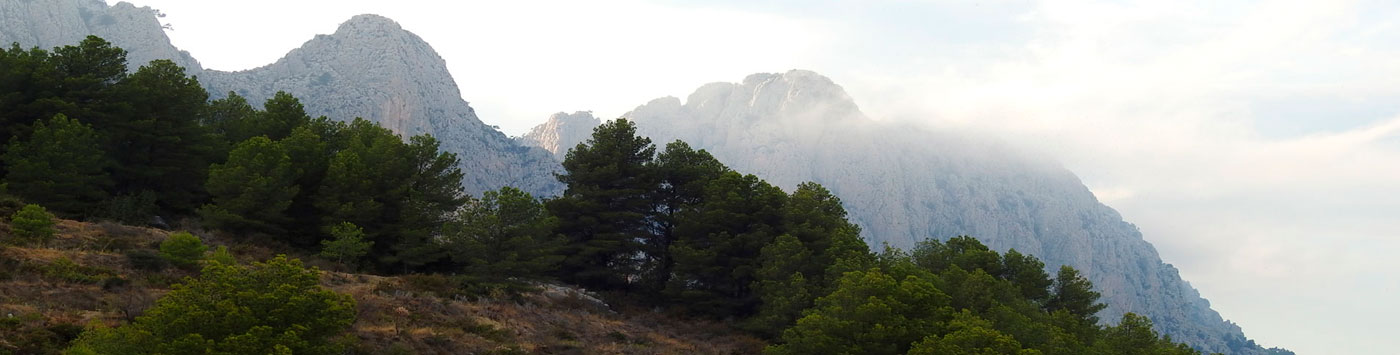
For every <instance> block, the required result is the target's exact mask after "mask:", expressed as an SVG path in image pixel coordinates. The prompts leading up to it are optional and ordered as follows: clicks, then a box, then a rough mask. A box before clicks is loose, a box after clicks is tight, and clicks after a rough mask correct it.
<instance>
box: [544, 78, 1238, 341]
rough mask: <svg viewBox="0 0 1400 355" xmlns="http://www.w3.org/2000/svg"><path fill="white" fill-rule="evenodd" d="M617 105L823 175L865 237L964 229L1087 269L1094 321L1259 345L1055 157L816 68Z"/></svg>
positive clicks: (994, 243)
mask: <svg viewBox="0 0 1400 355" xmlns="http://www.w3.org/2000/svg"><path fill="white" fill-rule="evenodd" d="M624 117H627V118H629V119H632V120H634V121H635V122H637V125H638V130H639V132H640V133H641V134H642V135H646V136H649V137H651V138H652V140H653V142H656V143H657V144H658V145H663V144H665V143H666V142H670V141H672V140H676V139H680V140H684V141H686V142H688V143H690V144H691V146H694V147H696V148H703V149H706V150H708V151H710V153H712V154H714V156H715V157H716V158H718V159H719V160H721V161H723V162H725V164H727V165H729V166H730V167H732V168H734V169H736V170H739V171H743V172H746V173H753V174H756V175H758V176H761V177H763V178H764V179H766V180H768V181H769V182H772V183H774V184H777V185H778V186H782V187H784V188H788V189H791V188H793V187H794V186H796V185H797V184H798V183H800V182H803V181H815V182H818V183H821V184H822V185H824V186H826V187H827V188H829V189H831V190H832V191H834V192H835V193H836V194H837V195H838V196H840V197H841V199H842V201H844V202H845V204H846V207H847V209H848V210H849V211H850V213H851V216H852V217H853V218H854V219H855V221H856V222H857V223H859V224H860V225H861V226H862V227H863V228H864V230H865V232H866V233H865V238H866V240H867V242H869V243H870V244H871V245H877V246H878V245H880V244H881V243H884V242H888V243H890V244H891V245H894V246H897V247H903V248H908V247H910V246H912V245H913V244H914V243H915V242H916V241H918V240H922V239H926V238H940V239H947V238H950V237H953V236H957V235H971V236H975V237H977V238H979V239H981V240H983V241H984V242H985V243H987V244H988V245H989V246H991V247H993V248H995V249H997V250H1001V251H1005V250H1007V249H1011V248H1015V249H1017V250H1019V251H1021V252H1026V253H1031V254H1034V255H1036V256H1038V257H1040V258H1042V259H1043V260H1045V261H1046V264H1048V265H1049V266H1050V267H1051V268H1052V269H1053V268H1058V267H1059V265H1071V266H1073V267H1075V268H1078V269H1080V270H1083V271H1085V273H1086V274H1087V275H1089V277H1090V278H1091V279H1092V280H1093V281H1094V284H1095V285H1096V286H1097V288H1098V289H1099V290H1100V291H1101V292H1102V293H1103V294H1104V299H1103V300H1104V301H1105V303H1107V304H1108V305H1109V308H1108V309H1107V310H1105V311H1104V313H1103V314H1102V315H1103V316H1104V318H1105V319H1109V320H1115V321H1116V320H1117V318H1118V317H1119V316H1120V315H1121V314H1122V313H1124V312H1135V313H1139V314H1145V315H1148V316H1149V317H1151V318H1152V320H1153V321H1154V322H1156V324H1157V326H1158V329H1160V330H1162V331H1165V332H1166V333H1168V334H1171V335H1172V338H1173V339H1176V340H1178V341H1185V342H1187V343H1189V344H1192V345H1194V346H1197V347H1199V348H1202V349H1204V350H1207V351H1210V352H1217V351H1218V352H1224V353H1231V354H1256V353H1262V351H1263V349H1261V348H1259V347H1258V346H1254V345H1252V344H1250V343H1247V340H1246V339H1245V338H1244V335H1243V333H1242V332H1241V330H1240V329H1239V327H1237V326H1235V325H1234V324H1232V323H1229V322H1226V321H1224V320H1223V319H1222V318H1221V317H1220V315H1219V314H1218V313H1216V312H1215V311H1214V310H1211V309H1210V304H1209V302H1207V301H1206V300H1205V299H1203V298H1201V296H1200V295H1199V294H1198V293H1197V291H1196V290H1195V289H1194V288H1192V287H1191V286H1190V285H1189V284H1188V283H1187V282H1185V281H1183V280H1182V279H1181V277H1180V275H1179V274H1178V272H1177V270H1176V268H1174V267H1172V266H1171V265H1169V264H1166V263H1163V262H1162V260H1161V258H1160V257H1159V256H1158V254H1157V251H1156V250H1155V249H1154V248H1153V247H1152V245H1151V244H1149V243H1148V242H1146V241H1145V240H1143V238H1142V234H1141V233H1139V232H1138V229H1137V228H1136V227H1135V226H1133V225H1132V224H1129V223H1127V222H1124V221H1123V218H1122V217H1121V216H1120V215H1119V214H1118V213H1117V212H1116V211H1114V210H1113V209H1112V208H1109V207H1108V206H1105V205H1103V204H1102V203H1099V201H1098V200H1097V199H1096V198H1095V197H1094V195H1093V194H1092V193H1091V192H1090V191H1089V189H1088V188H1086V187H1085V186H1084V184H1083V183H1081V182H1080V181H1079V179H1078V178H1077V177H1076V176H1075V175H1074V174H1073V173H1071V172H1069V171H1068V170H1066V169H1064V168H1063V167H1061V166H1059V165H1058V164H1057V163H1054V162H1053V161H1051V160H1050V159H1045V158H1041V157H1034V156H1031V155H1027V154H1022V153H1019V152H1016V151H1013V150H1011V149H1008V148H1007V147H1005V146H1004V145H1001V144H998V143H995V142H989V141H986V140H979V139H972V138H968V137H963V136H959V135H956V134H951V133H946V132H933V131H928V130H924V129H921V128H917V127H910V126H902V125H897V124H885V123H879V122H875V121H871V120H869V119H867V118H866V117H865V116H864V115H863V114H861V112H860V110H859V109H858V108H857V107H856V105H855V103H854V102H853V101H852V100H851V99H850V97H848V96H847V95H846V94H845V92H844V90H843V89H841V87H840V86H838V85H836V84H835V83H832V82H831V80H829V79H827V78H825V77H822V76H820V75H817V74H816V73H812V72H808V71H791V72H787V73H784V74H755V75H752V76H749V77H748V78H745V79H744V81H743V82H742V83H713V84H708V85H705V86H703V87H701V88H700V89H698V90H696V91H695V93H693V94H691V95H690V96H689V97H688V98H687V99H686V100H685V102H681V100H679V99H677V98H673V97H667V98H661V99H656V100H653V101H651V102H649V103H647V104H645V105H642V106H640V107H637V108H636V109H635V110H633V111H632V112H630V113H628V114H626V115H624ZM549 128H550V127H549V126H541V127H539V128H537V130H548V129H549ZM580 130H581V129H580ZM532 134H536V135H541V136H543V135H548V133H535V132H532ZM559 136H561V137H562V136H564V135H559ZM575 137H576V136H575ZM585 138H586V137H585ZM578 139H579V138H575V140H573V141H563V142H561V141H553V142H551V143H552V144H553V145H554V146H565V147H567V146H572V145H573V144H576V143H578Z"/></svg>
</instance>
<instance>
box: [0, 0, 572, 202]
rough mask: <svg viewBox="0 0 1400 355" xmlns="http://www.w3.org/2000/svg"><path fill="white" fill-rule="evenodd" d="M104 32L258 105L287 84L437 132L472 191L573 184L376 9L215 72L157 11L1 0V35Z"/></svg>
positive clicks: (46, 38) (331, 110) (62, 40)
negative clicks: (248, 65)
mask: <svg viewBox="0 0 1400 355" xmlns="http://www.w3.org/2000/svg"><path fill="white" fill-rule="evenodd" d="M90 34H92V35H98V36H101V37H103V38H105V39H107V40H108V41H110V42H112V43H113V44H115V45H116V46H118V47H122V48H124V49H126V50H127V51H128V55H127V60H128V64H129V66H130V67H131V69H132V70H133V71H134V70H135V69H136V68H137V67H139V66H141V65H144V64H145V63H148V62H150V61H151V60H154V59H171V60H173V61H175V62H176V64H180V65H181V66H184V67H185V68H186V71H187V72H188V73H190V74H192V75H195V76H197V77H198V78H199V81H200V83H202V84H203V85H204V87H205V89H208V90H209V92H210V94H211V96H212V97H214V98H219V97H223V96H225V95H226V94H227V93H228V92H229V91H234V92H238V93H239V95H243V96H245V97H247V98H248V100H249V102H252V103H254V104H255V105H257V104H258V103H261V102H263V101H264V100H266V99H267V98H269V97H271V96H272V95H273V94H274V93H276V92H277V91H286V92H288V93H291V94H292V95H295V96H296V97H298V98H300V99H301V100H302V103H303V104H305V105H306V110H307V113H309V114H311V115H313V116H322V115H324V116H327V117H330V118H331V119H335V120H346V121H348V120H352V119H354V118H355V117H363V118H365V119H367V120H370V121H374V122H378V123H380V124H381V125H383V126H384V127H386V128H389V129H391V130H393V131H394V132H396V133H399V134H401V135H405V136H408V135H417V134H425V133H426V134H431V135H433V136H434V137H436V138H437V139H438V141H439V142H441V147H442V149H443V150H444V151H448V152H452V153H456V154H457V157H458V159H460V160H461V164H460V167H461V168H462V171H463V172H464V173H465V175H466V178H465V180H464V181H463V185H464V186H465V187H466V188H467V191H468V192H470V193H472V194H475V195H479V194H480V193H481V192H482V191H485V190H491V189H496V188H499V187H501V186H506V185H509V186H516V187H519V188H521V189H523V190H525V191H528V192H531V193H534V194H538V195H554V194H558V193H559V192H561V191H562V190H563V189H562V187H561V185H559V183H558V182H557V181H555V180H554V178H553V175H552V174H551V173H552V172H554V171H555V170H556V169H558V162H557V161H555V160H554V159H552V158H550V154H549V152H548V151H545V150H543V149H539V148H534V147H532V146H522V145H520V144H517V143H516V142H515V141H513V140H511V139H510V138H509V137H507V136H506V135H505V134H503V133H501V132H500V131H497V130H495V129H493V128H491V127H488V126H486V125H485V124H483V123H482V122H481V120H480V119H478V118H477V117H476V113H475V112H474V111H473V110H472V108H471V106H469V105H468V104H467V102H466V101H464V100H463V99H462V97H461V92H460V91H459V90H458V88H457V85H456V84H455V82H454V81H453V80H452V76H451V74H449V73H448V71H447V67H446V64H445V63H444V62H443V60H442V57H440V56H438V54H437V52H435V51H434V50H433V48H432V47H431V46H429V45H428V44H427V43H426V42H423V40H422V39H421V38H419V37H418V36H417V35H414V34H413V33H410V32H408V31H405V30H404V29H403V28H401V27H400V26H399V25H398V24H397V23H395V22H394V21H392V20H389V19H387V18H384V17H380V16H376V15H361V16H356V17H354V18H351V19H350V20H349V21H346V22H345V23H344V24H342V25H341V26H340V28H339V29H337V30H336V32H335V33H334V34H331V35H320V36H316V37H315V38H313V39H311V40H310V41H307V42H306V43H305V44H304V45H302V47H300V48H297V49H295V50H292V51H291V52H290V53H288V54H287V55H286V56H285V57H283V58H282V59H280V60H278V61H277V62H275V63H272V64H269V65H267V66H263V67H260V68H256V69H251V70H245V71H239V72H223V71H216V70H205V69H204V68H202V67H201V66H200V65H199V62H198V61H196V60H195V59H194V58H192V57H191V56H190V55H189V53H187V52H184V51H180V50H179V49H176V48H175V47H174V46H173V45H171V44H170V40H169V38H168V37H167V36H166V35H165V32H164V30H163V29H162V27H161V23H160V22H159V14H158V12H157V11H155V10H153V9H151V8H149V7H141V8H138V7H135V6H133V5H131V4H129V3H125V2H123V3H118V4H116V5H114V6H107V5H106V3H104V2H102V1H100V0H0V40H2V41H4V43H11V42H18V43H19V44H20V45H21V46H22V47H25V48H29V47H35V46H38V47H40V48H45V49H49V48H53V47H57V46H63V45H70V44H75V43H78V41H80V40H82V38H83V37H85V36H87V35H90Z"/></svg>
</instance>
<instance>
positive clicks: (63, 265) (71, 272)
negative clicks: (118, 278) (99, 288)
mask: <svg viewBox="0 0 1400 355" xmlns="http://www.w3.org/2000/svg"><path fill="white" fill-rule="evenodd" d="M40 270H41V271H42V272H43V274H44V277H45V278H47V279H49V280H53V281H60V282H74V283H85V284H92V283H97V282H98V281H101V280H102V279H105V278H108V277H111V275H113V274H116V272H113V271H112V270H108V269H105V268H99V267H90V266H82V265H78V263H75V262H73V260H71V259H68V258H67V257H60V258H58V259H56V260H54V261H53V262H52V263H49V264H48V265H44V266H42V267H40Z"/></svg>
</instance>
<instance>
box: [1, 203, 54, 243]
mask: <svg viewBox="0 0 1400 355" xmlns="http://www.w3.org/2000/svg"><path fill="white" fill-rule="evenodd" d="M53 218H54V217H53V214H52V213H49V211H48V210H45V209H44V207H43V206H39V205H34V204H29V205H25V206H24V208H21V209H20V210H19V211H18V212H15V214H14V215H12V216H10V231H11V232H12V234H14V237H15V238H16V239H17V242H20V243H44V242H47V241H49V240H50V239H53V235H54V233H55V230H54V227H53V226H54V220H53Z"/></svg>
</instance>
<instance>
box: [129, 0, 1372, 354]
mask: <svg viewBox="0 0 1400 355" xmlns="http://www.w3.org/2000/svg"><path fill="white" fill-rule="evenodd" d="M109 2H115V1H109ZM133 3H135V4H137V5H138V6H151V7H153V8H156V9H159V10H161V11H162V12H164V13H165V14H167V15H168V16H167V17H165V18H164V19H163V21H164V22H165V23H167V24H169V25H170V26H171V28H172V29H171V30H170V31H168V32H167V33H168V34H169V35H170V37H171V39H172V40H173V41H174V44H175V45H176V46H178V47H179V48H181V49H184V50H188V51H190V52H191V53H192V54H193V55H194V57H195V58H198V59H199V60H200V61H201V62H202V64H204V65H205V66H206V67H208V68H213V69H220V70H239V69H249V68H253V67H257V66H261V65H265V64H268V63H271V62H272V61H274V60H276V59H277V58H279V57H281V56H282V55H283V54H285V53H286V52H287V51H289V50H291V49H292V48H295V47H297V46H299V45H300V44H301V43H303V42H305V41H306V40H308V39H310V38H311V37H312V36H314V35H315V34H319V33H330V32H332V31H334V30H335V28H336V25H337V24H339V23H340V22H342V21H344V20H346V19H349V18H350V17H351V16H353V15H356V14H361V13H376V14H380V15H384V16H387V17H390V18H393V19H395V20H396V21H398V22H399V23H400V24H402V25H403V27H404V28H405V29H407V30H409V31H413V32H414V33H416V34H418V35H419V36H421V37H422V38H423V39H424V40H426V41H427V42H428V43H430V44H432V45H433V46H434V47H435V48H436V49H437V50H438V52H439V53H440V54H441V55H442V56H443V58H444V59H445V60H446V61H447V63H448V67H449V68H450V69H451V71H452V74H453V75H454V76H455V78H456V80H457V82H458V84H459V85H460V86H461V89H462V93H463V96H464V97H465V98H466V99H467V100H468V101H469V102H471V103H472V106H473V107H474V108H476V110H477V113H478V114H479V115H480V117H481V118H482V119H483V120H484V121H485V122H486V123H487V124H491V125H498V126H500V127H501V129H502V130H503V131H505V132H507V133H508V134H512V135H518V134H520V133H522V132H524V131H526V130H528V129H529V127H531V126H533V125H535V124H538V123H540V122H541V121H543V120H544V119H545V118H546V117H548V115H549V114H550V113H553V112H558V111H570V112H572V111H575V110H592V111H593V112H594V113H595V114H596V115H597V116H599V117H605V118H611V117H616V116H618V115H621V114H623V113H624V112H626V111H628V110H630V109H631V108H633V107H635V106H637V105H640V104H642V103H645V102H646V101H648V100H650V99H653V98H656V97H661V96H666V95H671V96H677V97H681V98H684V97H685V96H686V95H688V94H689V93H690V91H691V90H693V89H695V88H696V87H698V86H700V85H702V84H704V83H708V82H714V81H738V80H740V79H742V78H743V77H744V76H745V75H748V74H751V73H756V72H781V71H786V70H788V69H793V68H801V69H810V70H814V71H816V72H818V73H822V74H824V75H827V76H829V77H831V78H832V79H833V80H835V81H836V82H837V83H839V84H842V85H843V86H845V87H846V89H847V90H848V91H849V93H850V94H851V96H853V97H854V98H855V100H856V101H857V102H858V103H859V104H860V105H861V108H862V109H863V110H864V111H865V112H866V113H867V114H869V115H870V116H871V117H873V118H875V119H879V120H898V121H910V122H918V123H921V124H926V125H929V126H930V127H934V128H937V129H946V130H960V131H964V132H975V133H976V134H982V135H986V136H990V137H995V138H996V139H1000V140H1004V141H1007V142H1011V143H1014V144H1019V145H1022V146H1023V147H1024V148H1026V149H1029V150H1032V151H1036V152H1041V153H1044V154H1045V155H1048V156H1054V157H1056V158H1057V159H1059V160H1060V162H1061V163H1063V164H1064V165H1065V166H1066V167H1068V168H1069V169H1070V170H1072V171H1074V172H1076V173H1077V174H1078V175H1079V176H1080V177H1081V178H1082V179H1083V180H1084V182H1085V184H1086V185H1088V186H1089V187H1090V188H1091V189H1092V190H1093V191H1094V192H1095V193H1096V195H1097V196H1098V197H1099V198H1100V199H1101V200H1103V201H1104V202H1105V203H1106V204H1108V205H1110V206H1112V207H1114V208H1116V209H1118V210H1119V211H1120V212H1122V214H1123V216H1124V218H1125V219H1126V220H1128V221H1129V222H1133V223H1136V224H1137V225H1138V226H1139V227H1141V229H1142V232H1143V234H1144V236H1145V238H1146V239H1147V240H1148V241H1150V242H1152V243H1153V244H1154V245H1156V246H1157V248H1158V250H1159V251H1160V252H1161V254H1162V258H1163V259H1164V260H1165V261H1166V262H1168V263H1172V264H1174V265H1176V266H1177V267H1178V268H1180V269H1181V271H1182V276H1183V277H1184V278H1185V279H1186V280H1188V281H1191V282H1192V284H1193V285H1194V286H1196V287H1197V288H1198V289H1200V291H1201V293H1202V295H1203V296H1204V297H1206V298H1207V299H1209V300H1210V301H1211V302H1212V305H1213V307H1214V308H1215V309H1216V310H1217V311H1219V312H1220V313H1221V315H1223V316H1224V317H1226V318H1227V319H1230V320H1232V321H1234V322H1236V323H1239V324H1240V326H1241V327H1243V328H1244V331H1245V333H1246V335H1248V336H1249V337H1251V338H1254V339H1256V340H1257V341H1258V342H1259V343H1261V344H1264V345H1265V346H1282V347H1286V348H1289V349H1291V350H1294V351H1297V352H1298V353H1300V354H1327V353H1336V354H1363V353H1381V352H1382V351H1386V350H1388V349H1389V348H1390V346H1391V345H1393V344H1392V343H1390V340H1389V339H1391V337H1392V336H1393V335H1394V333H1395V332H1396V331H1397V330H1400V327H1397V326H1396V325H1394V324H1393V320H1394V319H1400V303H1398V302H1397V301H1396V300H1395V295H1396V294H1400V275H1397V270H1400V258H1396V257H1395V256H1396V255H1397V254H1400V218H1398V217H1397V216H1400V199H1397V197H1400V100H1397V98H1400V60H1396V59H1397V58H1400V28H1397V20H1400V11H1397V10H1400V5H1397V4H1395V3H1392V2H1384V1H1325V2H1319V1H1283V2H1220V1H1174V2H1162V1H1113V2H1101V1H912V0H911V1H846V2H841V1H769V2H762V3H761V4H752V3H751V2H748V1H705V2H699V1H696V2H690V1H613V0H598V1H587V2H576V1H492V2H474V1H466V2H450V3H444V2H438V1H415V0H401V1H380V2H376V1H265V0H249V1H242V2H238V3H236V4H234V5H230V4H231V3H226V2H218V3H213V2H202V1H174V0H137V1H133ZM447 4H450V5H447Z"/></svg>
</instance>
